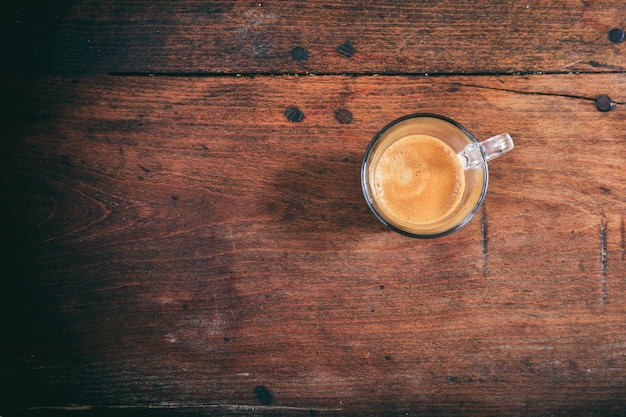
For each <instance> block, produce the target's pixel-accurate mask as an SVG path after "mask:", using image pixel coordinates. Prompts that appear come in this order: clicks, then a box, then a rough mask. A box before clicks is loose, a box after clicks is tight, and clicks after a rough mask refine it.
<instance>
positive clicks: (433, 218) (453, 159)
mask: <svg viewBox="0 0 626 417" xmlns="http://www.w3.org/2000/svg"><path fill="white" fill-rule="evenodd" d="M372 173H373V178H372V179H373V183H374V184H373V187H372V191H373V192H374V195H373V196H372V197H374V199H375V200H377V201H378V206H379V207H381V209H382V210H383V211H384V212H385V214H386V216H389V217H391V218H394V219H396V220H397V221H400V222H403V223H409V224H413V225H426V224H431V223H435V222H437V221H439V220H441V219H443V218H445V217H446V216H448V215H449V214H450V213H452V212H453V211H454V209H455V208H456V207H457V205H458V204H459V202H460V201H461V198H462V196H463V191H464V188H465V176H464V174H463V166H462V164H461V161H460V159H459V158H458V156H457V154H456V152H454V150H453V149H452V148H451V147H450V146H449V145H447V144H446V143H445V142H443V141H441V140H439V139H437V138H436V137H434V136H429V135H422V134H418V135H408V136H405V137H402V138H400V139H398V140H396V141H395V142H393V143H392V144H391V145H389V146H388V147H387V148H386V149H385V150H383V151H382V154H381V155H380V157H379V158H378V161H377V162H376V163H375V166H373V167H372Z"/></svg>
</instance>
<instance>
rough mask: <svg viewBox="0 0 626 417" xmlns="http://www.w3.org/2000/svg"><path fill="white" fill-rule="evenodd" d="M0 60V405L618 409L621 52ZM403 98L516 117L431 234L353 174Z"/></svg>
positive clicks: (478, 129) (493, 128)
mask: <svg viewBox="0 0 626 417" xmlns="http://www.w3.org/2000/svg"><path fill="white" fill-rule="evenodd" d="M548 3H549V2H548ZM551 4H554V3H551ZM236 7H239V3H237V6H236ZM620 7H621V6H620ZM401 10H402V8H401ZM479 49H480V48H479ZM12 80H13V82H12V83H11V84H10V85H5V87H6V95H5V100H6V104H5V106H4V108H5V109H6V111H5V112H4V113H3V114H2V123H3V126H5V139H4V140H3V141H2V143H1V144H0V146H1V147H2V152H1V155H2V156H1V158H2V168H0V169H1V174H2V175H1V181H2V187H1V192H2V197H1V199H0V201H2V204H1V206H0V207H1V211H0V215H1V216H2V219H3V221H2V228H3V229H2V234H3V236H4V237H5V239H4V243H3V245H4V246H3V248H2V254H3V258H4V260H3V264H4V265H6V266H7V271H10V273H9V274H8V275H9V276H8V277H6V278H5V279H4V280H3V281H2V283H1V284H0V285H1V287H0V294H2V300H0V301H2V303H1V304H2V311H1V313H2V316H1V317H2V319H1V320H2V326H3V329H5V330H4V334H5V339H4V340H5V341H9V343H3V347H2V349H3V352H2V353H3V354H2V355H1V356H2V360H1V361H0V376H2V377H1V378H0V399H1V401H0V404H3V405H4V407H5V409H2V408H0V413H3V412H5V411H7V415H11V414H8V411H15V412H19V413H30V414H35V415H39V414H41V415H47V414H49V413H64V412H67V411H73V412H79V411H80V412H81V413H80V414H83V415H84V414H89V413H96V414H97V413H105V414H109V413H110V414H116V415H118V413H122V414H124V413H133V412H134V411H136V410H143V411H148V410H147V409H148V407H150V408H151V409H152V411H151V412H152V413H154V414H168V415H169V414H170V413H171V412H179V413H184V414H191V415H195V414H207V415H231V414H260V415H372V414H381V415H405V414H406V413H411V414H413V413H421V414H427V415H468V416H469V415H512V416H515V415H528V414H530V415H538V414H539V415H561V414H567V415H607V414H614V415H618V414H619V413H620V412H622V411H623V410H624V406H625V405H626V404H625V403H624V398H625V397H624V395H625V394H626V392H625V391H624V387H625V386H626V360H625V357H624V345H625V344H626V324H625V323H626V320H625V318H626V304H625V300H626V298H625V296H626V267H625V263H624V230H625V226H624V213H625V212H626V199H625V198H624V196H625V195H626V189H625V187H626V185H625V184H626V182H625V181H624V179H625V177H624V159H623V158H624V157H623V155H624V151H625V147H626V134H625V132H624V121H625V120H626V118H625V117H624V111H625V108H626V107H625V103H626V95H625V91H626V80H625V79H624V77H623V74H604V75H603V74H594V75H583V74H578V75H541V76H539V75H535V76H497V77H496V76H481V77H476V76H472V77H469V76H454V77H399V76H394V77H385V76H362V77H349V76H306V77H297V76H290V77H286V76H281V77H180V76H179V77H115V76H86V75H76V76H71V77H66V76H23V77H14V78H13V79H12ZM600 94H606V95H608V96H609V97H611V99H612V101H613V102H614V103H615V106H614V108H613V110H612V111H610V112H606V113H603V112H599V111H598V110H597V109H596V107H595V102H594V99H595V97H597V96H598V95H600ZM9 104H10V105H9ZM289 106H296V107H298V108H299V109H300V110H301V111H302V113H303V114H304V118H303V119H302V121H301V122H299V123H293V122H289V121H288V120H287V119H286V117H285V115H284V111H285V109H286V108H287V107H289ZM337 109H344V110H349V111H350V112H351V114H352V116H353V117H352V121H351V123H347V124H342V123H339V122H338V121H337V120H336V119H335V114H334V112H335V110H337ZM413 112H435V113H441V114H445V115H448V116H450V117H453V118H455V119H456V120H458V121H459V122H461V123H463V124H464V125H466V126H467V127H468V128H469V129H470V130H471V131H472V132H473V133H474V134H475V135H476V136H477V137H480V138H486V137H488V136H490V135H492V134H496V133H500V132H502V131H509V132H510V133H511V135H512V136H513V137H514V139H515V141H516V149H515V150H514V151H512V152H511V153H510V154H508V155H506V156H503V157H502V158H500V159H497V160H495V161H493V163H491V164H490V185H489V191H488V195H487V198H486V201H485V205H484V207H483V209H482V210H481V212H480V213H479V214H478V215H477V216H476V218H474V219H473V221H472V222H471V223H470V224H469V225H468V226H466V227H465V228H463V229H461V230H460V231H458V232H455V233H454V234H452V235H450V236H446V237H444V238H441V239H436V240H415V239H410V238H406V237H403V236H400V235H398V234H396V233H393V232H391V231H388V230H386V229H385V228H384V227H383V226H382V225H381V224H379V223H378V221H377V220H376V219H375V218H374V216H373V215H372V214H371V213H369V212H368V210H367V206H366V204H365V202H364V200H363V197H362V194H361V189H360V183H359V170H360V162H361V157H362V154H363V152H364V149H365V147H366V146H367V143H368V142H369V140H370V139H371V138H372V137H373V135H374V134H375V133H376V132H377V130H378V129H380V128H381V127H382V126H383V125H385V124H386V123H388V122H389V121H391V120H393V119H394V118H396V117H399V116H401V115H404V114H408V113H413ZM3 415H4V414H3Z"/></svg>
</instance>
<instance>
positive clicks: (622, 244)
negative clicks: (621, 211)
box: [620, 217, 626, 261]
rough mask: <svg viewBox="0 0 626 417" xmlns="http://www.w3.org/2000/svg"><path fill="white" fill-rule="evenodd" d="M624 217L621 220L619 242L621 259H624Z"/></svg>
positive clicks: (625, 252)
mask: <svg viewBox="0 0 626 417" xmlns="http://www.w3.org/2000/svg"><path fill="white" fill-rule="evenodd" d="M624 233H625V232H624V218H623V217H622V220H621V232H620V235H621V236H620V244H621V249H622V261H623V260H624V255H626V247H624Z"/></svg>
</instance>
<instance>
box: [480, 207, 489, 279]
mask: <svg viewBox="0 0 626 417" xmlns="http://www.w3.org/2000/svg"><path fill="white" fill-rule="evenodd" d="M487 239H488V237H487V210H486V209H485V205H484V204H483V209H482V219H481V239H480V243H481V247H482V269H483V276H487Z"/></svg>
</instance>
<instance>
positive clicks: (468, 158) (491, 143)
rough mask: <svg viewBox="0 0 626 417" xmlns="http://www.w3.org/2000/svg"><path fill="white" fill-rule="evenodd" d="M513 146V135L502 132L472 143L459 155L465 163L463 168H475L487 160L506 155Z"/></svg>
mask: <svg viewBox="0 0 626 417" xmlns="http://www.w3.org/2000/svg"><path fill="white" fill-rule="evenodd" d="M513 146H514V144H513V138H511V135H509V134H508V133H501V134H499V135H496V136H493V137H491V138H489V139H486V140H484V141H482V142H480V143H478V144H476V143H470V144H469V145H467V146H466V147H465V149H463V150H462V151H461V152H459V153H458V156H459V159H461V162H462V163H463V169H474V168H479V167H481V166H482V165H483V164H484V163H486V162H487V161H491V160H492V159H494V158H497V157H498V156H500V155H504V154H505V153H507V152H509V151H510V150H511V149H513Z"/></svg>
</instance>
